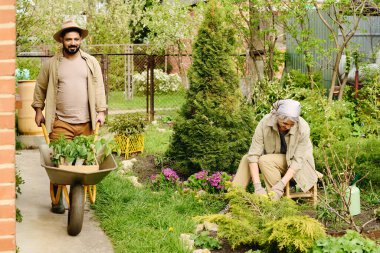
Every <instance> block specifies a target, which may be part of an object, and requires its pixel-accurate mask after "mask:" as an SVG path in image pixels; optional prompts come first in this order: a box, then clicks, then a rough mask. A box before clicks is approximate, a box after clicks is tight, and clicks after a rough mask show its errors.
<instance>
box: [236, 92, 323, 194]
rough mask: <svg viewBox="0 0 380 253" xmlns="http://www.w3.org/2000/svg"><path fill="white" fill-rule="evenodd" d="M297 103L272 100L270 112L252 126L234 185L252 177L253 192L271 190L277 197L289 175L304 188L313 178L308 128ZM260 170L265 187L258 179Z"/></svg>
mask: <svg viewBox="0 0 380 253" xmlns="http://www.w3.org/2000/svg"><path fill="white" fill-rule="evenodd" d="M300 113H301V105H300V103H299V102H297V101H295V100H291V99H286V100H279V101H277V102H276V103H274V104H273V110H272V112H271V113H269V114H267V115H265V116H264V118H263V119H262V120H261V121H260V122H259V124H258V126H257V127H256V130H255V134H254V136H253V138H252V144H251V147H250V149H249V152H248V154H247V155H245V156H244V157H243V159H242V160H241V162H240V165H239V168H238V171H237V172H236V176H235V178H234V181H233V185H234V186H240V187H244V188H245V187H246V186H247V185H248V182H249V180H252V182H253V185H254V188H255V193H257V194H267V192H273V195H272V198H273V199H274V200H278V199H280V198H281V196H282V195H283V194H284V188H285V185H286V184H287V183H288V182H289V181H290V180H291V179H292V178H294V180H295V181H296V183H297V184H298V186H299V187H300V188H301V189H302V190H303V191H304V192H307V191H308V190H310V188H311V187H313V185H314V183H316V182H317V180H318V176H317V172H316V171H315V164H314V157H313V146H312V143H311V141H310V128H309V125H308V124H307V122H306V121H305V120H304V119H303V118H302V117H300ZM259 172H261V173H262V175H263V178H264V182H265V185H266V189H264V188H263V187H262V185H261V182H260V177H259Z"/></svg>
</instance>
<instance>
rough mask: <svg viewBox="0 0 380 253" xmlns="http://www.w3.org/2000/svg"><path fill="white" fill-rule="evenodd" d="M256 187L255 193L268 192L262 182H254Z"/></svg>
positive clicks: (262, 193) (263, 193)
mask: <svg viewBox="0 0 380 253" xmlns="http://www.w3.org/2000/svg"><path fill="white" fill-rule="evenodd" d="M253 186H254V187H255V193H256V194H258V195H265V194H267V191H266V190H265V189H264V188H263V187H262V186H261V183H256V184H253Z"/></svg>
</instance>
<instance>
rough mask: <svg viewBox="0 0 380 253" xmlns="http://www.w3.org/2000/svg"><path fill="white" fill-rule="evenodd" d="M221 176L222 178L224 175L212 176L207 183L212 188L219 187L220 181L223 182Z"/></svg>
mask: <svg viewBox="0 0 380 253" xmlns="http://www.w3.org/2000/svg"><path fill="white" fill-rule="evenodd" d="M221 176H222V173H220V172H215V173H214V174H212V175H211V177H209V178H208V179H207V181H208V182H209V183H210V185H211V186H213V187H217V186H218V185H219V183H220V181H221V180H222V178H221Z"/></svg>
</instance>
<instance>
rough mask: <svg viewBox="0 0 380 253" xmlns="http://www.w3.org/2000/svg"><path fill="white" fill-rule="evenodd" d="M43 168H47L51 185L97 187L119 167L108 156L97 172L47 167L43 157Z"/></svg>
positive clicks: (82, 168)
mask: <svg viewBox="0 0 380 253" xmlns="http://www.w3.org/2000/svg"><path fill="white" fill-rule="evenodd" d="M41 166H42V167H44V168H45V170H46V172H47V174H48V176H49V179H50V182H51V183H53V184H62V185H73V184H82V185H95V184H97V183H99V182H100V181H101V180H102V179H103V178H104V177H105V176H107V175H108V173H110V172H111V171H113V170H114V169H116V167H117V165H116V162H115V159H114V158H113V156H112V155H109V156H107V157H106V158H105V159H104V161H103V162H102V163H101V164H99V170H97V171H93V170H92V171H88V170H87V169H86V167H85V166H73V167H74V168H73V169H64V168H58V167H54V166H52V165H47V164H46V163H45V159H44V158H43V157H42V155H41ZM75 167H78V168H75Z"/></svg>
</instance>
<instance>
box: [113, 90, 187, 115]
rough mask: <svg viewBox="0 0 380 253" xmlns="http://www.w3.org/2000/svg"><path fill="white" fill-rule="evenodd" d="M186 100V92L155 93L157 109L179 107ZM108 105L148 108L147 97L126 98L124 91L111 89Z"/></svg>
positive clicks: (127, 108)
mask: <svg viewBox="0 0 380 253" xmlns="http://www.w3.org/2000/svg"><path fill="white" fill-rule="evenodd" d="M184 102H185V94H184V93H175V94H165V95H155V97H154V106H155V109H159V108H176V109H178V108H179V107H180V106H181V105H182V104H183V103H184ZM108 105H109V108H110V109H111V110H137V109H141V110H144V109H146V97H145V96H141V95H139V96H137V95H135V96H134V97H133V99H132V100H127V99H125V98H124V93H123V91H111V92H110V93H109V96H108Z"/></svg>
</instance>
